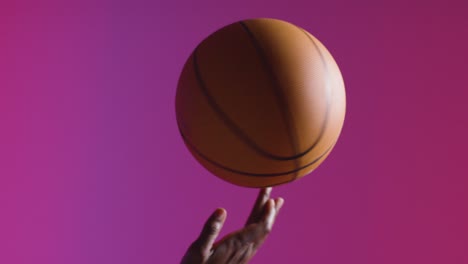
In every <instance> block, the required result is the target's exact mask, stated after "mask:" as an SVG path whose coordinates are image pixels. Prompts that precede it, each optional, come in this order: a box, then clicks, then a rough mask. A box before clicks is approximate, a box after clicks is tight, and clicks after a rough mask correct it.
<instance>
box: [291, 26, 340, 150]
mask: <svg viewBox="0 0 468 264" xmlns="http://www.w3.org/2000/svg"><path fill="white" fill-rule="evenodd" d="M295 27H296V28H297V29H299V30H300V31H302V32H303V33H304V34H305V35H306V37H307V38H308V39H309V40H310V41H311V42H312V44H313V45H314V47H315V50H317V52H318V54H319V56H320V60H321V62H322V64H323V68H324V70H325V75H326V77H327V78H325V87H326V88H325V93H326V94H325V101H326V103H325V105H326V108H325V118H324V120H323V123H322V128H321V129H320V133H319V135H318V137H317V139H316V140H315V142H314V143H312V145H311V146H310V147H309V148H307V149H306V150H305V151H304V152H303V153H304V154H306V153H308V152H310V151H311V150H312V149H313V148H315V146H317V144H318V143H319V142H320V140H321V139H322V137H323V135H324V134H325V130H326V129H327V125H328V119H329V118H330V105H331V101H330V82H329V78H328V77H329V76H330V72H329V69H328V64H327V63H326V61H325V57H324V56H323V54H322V51H321V50H320V48H319V46H318V45H317V43H316V42H315V41H314V39H312V38H311V37H310V35H309V34H308V33H307V32H306V31H305V30H304V29H302V28H300V27H298V26H295Z"/></svg>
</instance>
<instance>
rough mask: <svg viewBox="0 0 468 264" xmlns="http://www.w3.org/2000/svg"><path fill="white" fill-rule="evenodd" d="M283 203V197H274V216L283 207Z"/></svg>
mask: <svg viewBox="0 0 468 264" xmlns="http://www.w3.org/2000/svg"><path fill="white" fill-rule="evenodd" d="M283 204H284V199H283V198H281V197H278V198H276V199H275V209H276V215H275V217H276V216H277V215H278V213H279V211H280V210H281V208H282V207H283Z"/></svg>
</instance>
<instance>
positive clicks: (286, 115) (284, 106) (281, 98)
mask: <svg viewBox="0 0 468 264" xmlns="http://www.w3.org/2000/svg"><path fill="white" fill-rule="evenodd" d="M239 24H241V26H242V27H243V28H244V30H245V31H246V32H247V35H248V36H249V38H250V40H251V42H252V44H253V46H254V47H255V49H256V50H257V54H258V55H259V57H260V61H261V63H262V64H263V68H264V69H265V70H266V71H267V74H268V75H269V76H270V79H271V80H272V88H273V89H272V90H273V92H274V93H275V95H276V100H277V103H278V106H279V110H280V112H281V115H282V117H283V121H284V123H285V124H286V133H287V134H288V137H289V142H290V144H291V147H292V151H293V156H297V152H298V149H299V147H298V142H297V141H298V138H297V135H296V127H295V125H294V120H293V115H292V114H291V111H290V108H289V105H288V103H287V101H286V99H285V95H284V92H283V90H282V89H281V87H280V84H279V81H278V77H277V76H276V74H275V72H274V71H273V68H272V67H271V65H270V63H268V60H267V58H266V56H265V53H264V49H263V48H262V47H261V45H260V42H259V41H258V40H257V38H256V37H255V35H254V33H253V32H252V31H251V30H250V29H249V27H248V26H247V24H246V23H245V22H243V21H241V22H239ZM294 167H295V168H296V169H297V168H298V167H299V160H298V159H294ZM297 176H298V175H297V173H295V174H294V175H293V180H294V179H296V178H297Z"/></svg>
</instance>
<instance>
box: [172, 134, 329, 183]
mask: <svg viewBox="0 0 468 264" xmlns="http://www.w3.org/2000/svg"><path fill="white" fill-rule="evenodd" d="M179 132H180V135H181V137H182V139H183V140H184V142H185V143H186V144H187V145H188V146H190V148H192V149H193V150H194V151H195V152H196V153H197V154H198V155H199V156H200V157H201V158H203V159H204V160H206V161H208V162H209V163H211V164H212V165H214V166H216V167H218V168H221V169H224V170H227V171H230V172H233V173H237V174H241V175H247V176H255V177H277V176H284V175H287V174H291V173H295V172H299V171H301V170H303V169H305V168H307V167H310V166H312V165H314V164H315V163H317V162H318V161H319V160H320V159H321V158H323V157H324V156H325V155H326V154H327V153H329V152H330V151H331V150H332V148H333V146H334V145H335V144H336V142H333V144H331V145H330V146H329V147H328V148H327V149H326V150H325V151H324V152H323V153H322V154H321V155H319V156H318V157H317V158H315V159H314V160H313V161H311V162H309V163H307V164H306V165H304V166H301V167H297V168H295V169H294V170H290V171H286V172H275V173H252V172H245V171H239V170H236V169H232V168H229V167H227V166H224V165H222V164H220V163H218V162H216V161H214V160H212V159H210V158H208V157H207V156H205V155H204V154H203V153H201V152H200V151H199V150H198V149H197V148H196V147H195V146H194V145H192V143H191V142H190V141H189V140H188V139H187V138H186V137H185V135H184V134H183V132H182V131H181V130H179Z"/></svg>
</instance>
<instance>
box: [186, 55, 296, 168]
mask: <svg viewBox="0 0 468 264" xmlns="http://www.w3.org/2000/svg"><path fill="white" fill-rule="evenodd" d="M197 51H198V47H197V48H196V49H195V51H194V52H193V66H194V71H195V75H196V78H197V81H198V83H199V87H200V90H201V91H202V93H203V95H204V96H205V98H206V99H207V101H208V104H209V105H210V106H211V108H212V109H213V110H214V111H215V113H216V114H217V115H218V117H219V118H220V119H221V120H222V121H223V122H224V124H225V125H226V126H227V127H228V128H229V129H230V130H231V131H232V132H233V133H234V134H235V135H236V136H237V137H238V138H240V139H241V140H242V141H244V143H246V144H247V145H248V146H250V147H251V148H252V149H253V150H254V151H255V152H257V153H258V154H260V155H262V156H265V157H268V158H270V159H273V160H293V159H296V158H298V157H300V156H298V155H294V156H279V155H274V154H271V153H268V152H267V151H265V150H263V149H262V148H261V147H260V146H259V145H258V144H257V143H255V141H253V140H252V139H250V138H249V136H248V135H247V134H246V133H244V132H243V131H242V129H240V128H239V127H238V126H237V125H236V124H235V122H234V121H233V120H232V119H231V118H230V117H229V116H228V115H227V114H226V113H225V112H224V111H223V110H222V109H221V106H220V105H219V104H218V103H217V102H216V101H215V100H214V98H213V96H212V95H211V93H210V92H209V91H208V89H207V88H206V84H205V81H204V80H203V78H202V76H201V71H200V69H199V66H198V60H197V57H198V56H197ZM304 155H305V153H304Z"/></svg>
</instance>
